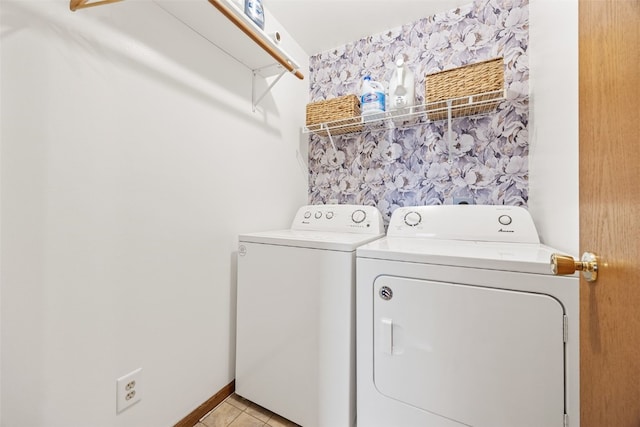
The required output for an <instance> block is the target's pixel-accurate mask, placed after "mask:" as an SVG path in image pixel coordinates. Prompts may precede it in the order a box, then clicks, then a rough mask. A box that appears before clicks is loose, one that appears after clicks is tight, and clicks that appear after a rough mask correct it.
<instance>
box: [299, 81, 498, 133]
mask: <svg viewBox="0 0 640 427" xmlns="http://www.w3.org/2000/svg"><path fill="white" fill-rule="evenodd" d="M505 99H506V92H505V91H504V90H497V91H491V92H484V93H480V94H476V95H469V96H463V97H460V98H452V99H448V100H446V101H437V102H430V103H427V104H421V105H415V106H412V107H407V108H405V109H400V110H394V111H386V112H384V113H376V114H373V115H366V116H356V117H349V118H344V119H339V120H333V121H329V122H325V123H317V124H313V125H307V126H305V127H303V130H302V131H303V133H316V134H318V135H320V136H327V135H328V136H329V137H331V134H334V135H338V134H348V133H356V132H361V131H362V130H363V128H364V129H375V128H376V127H383V126H385V125H391V126H392V127H410V126H416V125H419V124H425V123H429V122H435V121H439V120H447V119H448V118H449V117H451V118H456V117H469V116H477V115H481V114H486V113H489V112H491V111H494V110H495V109H496V108H497V107H498V105H499V104H500V103H501V102H503V101H504V100H505ZM355 123H357V124H358V126H354V124H355ZM360 124H361V125H362V126H360Z"/></svg>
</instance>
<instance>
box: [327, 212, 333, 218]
mask: <svg viewBox="0 0 640 427" xmlns="http://www.w3.org/2000/svg"><path fill="white" fill-rule="evenodd" d="M325 216H326V217H327V219H331V218H333V212H327V213H326V214H325Z"/></svg>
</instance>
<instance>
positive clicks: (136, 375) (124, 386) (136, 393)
mask: <svg viewBox="0 0 640 427" xmlns="http://www.w3.org/2000/svg"><path fill="white" fill-rule="evenodd" d="M141 376H142V368H138V369H136V370H135V371H133V372H129V373H128V374H127V375H125V376H123V377H120V378H118V379H117V380H116V412H117V413H120V412H122V411H124V410H125V409H127V408H128V407H129V406H131V405H133V404H134V403H136V402H139V401H140V399H142V394H141V393H140V392H141V388H140V378H141Z"/></svg>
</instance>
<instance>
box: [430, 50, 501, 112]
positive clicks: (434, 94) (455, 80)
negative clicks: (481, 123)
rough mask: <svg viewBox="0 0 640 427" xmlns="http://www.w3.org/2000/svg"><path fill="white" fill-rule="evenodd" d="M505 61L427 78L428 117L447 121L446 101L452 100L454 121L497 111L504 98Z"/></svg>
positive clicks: (458, 69)
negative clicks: (457, 118) (456, 118)
mask: <svg viewBox="0 0 640 427" xmlns="http://www.w3.org/2000/svg"><path fill="white" fill-rule="evenodd" d="M503 90H504V65H503V58H495V59H491V60H488V61H483V62H478V63H476V64H470V65H465V66H464V67H459V68H453V69H451V70H445V71H440V72H437V73H433V74H428V75H427V77H426V82H425V97H424V99H425V103H426V104H427V117H428V118H429V119H431V120H442V119H446V118H447V103H446V102H445V101H446V100H452V109H451V116H452V117H460V116H468V115H474V114H480V113H486V112H488V111H491V110H493V109H495V108H496V107H497V106H498V104H499V103H500V101H498V100H496V101H492V100H494V99H496V98H501V97H502V96H503Z"/></svg>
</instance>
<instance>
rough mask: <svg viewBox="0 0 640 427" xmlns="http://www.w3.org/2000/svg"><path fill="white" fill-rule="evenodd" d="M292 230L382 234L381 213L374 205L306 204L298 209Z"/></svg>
mask: <svg viewBox="0 0 640 427" xmlns="http://www.w3.org/2000/svg"><path fill="white" fill-rule="evenodd" d="M291 229H292V230H313V231H332V232H345V233H361V234H384V224H383V221H382V214H381V213H380V211H379V210H378V209H377V208H376V207H375V206H360V205H306V206H302V207H301V208H300V209H298V213H297V214H296V216H295V218H294V219H293V224H292V225H291Z"/></svg>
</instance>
